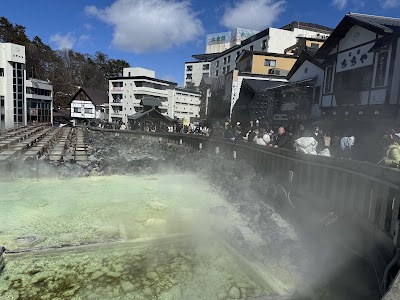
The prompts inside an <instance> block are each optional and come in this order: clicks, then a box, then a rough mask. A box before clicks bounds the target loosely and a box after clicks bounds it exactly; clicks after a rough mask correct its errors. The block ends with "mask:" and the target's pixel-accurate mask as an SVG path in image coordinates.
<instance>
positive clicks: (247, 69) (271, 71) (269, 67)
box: [223, 50, 297, 76]
mask: <svg viewBox="0 0 400 300" xmlns="http://www.w3.org/2000/svg"><path fill="white" fill-rule="evenodd" d="M296 59H297V56H295V55H288V54H278V53H269V52H257V51H247V50H245V51H243V52H242V53H241V54H240V55H239V57H238V58H237V61H236V65H237V69H238V70H239V72H244V73H252V74H260V75H278V76H286V75H287V74H288V73H289V71H290V69H291V68H292V67H293V65H294V63H295V62H296ZM223 70H224V69H223ZM223 73H226V72H223Z"/></svg>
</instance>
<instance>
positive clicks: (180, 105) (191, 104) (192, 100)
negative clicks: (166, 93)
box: [170, 90, 201, 120]
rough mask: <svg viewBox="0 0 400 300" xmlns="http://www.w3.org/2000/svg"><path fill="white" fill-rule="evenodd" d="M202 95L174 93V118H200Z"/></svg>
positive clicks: (185, 92) (179, 91) (177, 91)
mask: <svg viewBox="0 0 400 300" xmlns="http://www.w3.org/2000/svg"><path fill="white" fill-rule="evenodd" d="M200 96H201V95H200V94H197V93H190V92H187V91H182V90H175V91H174V98H173V116H170V117H171V118H175V117H176V118H178V119H180V120H182V119H187V120H190V118H198V117H200Z"/></svg>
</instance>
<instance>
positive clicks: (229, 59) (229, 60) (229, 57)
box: [228, 55, 231, 63]
mask: <svg viewBox="0 0 400 300" xmlns="http://www.w3.org/2000/svg"><path fill="white" fill-rule="evenodd" d="M230 62H231V56H230V55H228V63H230Z"/></svg>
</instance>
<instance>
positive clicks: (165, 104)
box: [108, 68, 200, 123]
mask: <svg viewBox="0 0 400 300" xmlns="http://www.w3.org/2000/svg"><path fill="white" fill-rule="evenodd" d="M144 97H152V98H157V99H159V100H161V103H162V106H160V107H159V108H158V110H159V111H160V112H161V113H162V114H163V115H166V116H168V117H170V118H173V119H183V118H185V119H194V118H198V117H199V109H200V108H199V105H200V93H197V92H194V91H190V90H185V89H181V88H177V84H176V83H175V82H171V81H166V80H161V79H157V78H155V72H154V71H152V70H147V69H143V68H124V70H123V76H121V77H113V78H111V79H110V80H109V106H110V113H109V118H108V120H109V121H110V122H115V121H121V122H123V123H126V122H127V121H128V116H132V115H134V114H135V113H137V112H141V111H142V108H143V107H142V106H141V105H140V101H141V99H142V98H144ZM196 106H197V107H198V108H196Z"/></svg>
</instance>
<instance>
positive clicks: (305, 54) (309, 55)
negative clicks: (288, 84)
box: [286, 47, 323, 79]
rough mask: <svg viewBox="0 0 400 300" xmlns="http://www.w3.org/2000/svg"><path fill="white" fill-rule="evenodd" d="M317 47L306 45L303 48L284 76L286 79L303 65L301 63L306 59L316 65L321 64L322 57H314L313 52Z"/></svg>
mask: <svg viewBox="0 0 400 300" xmlns="http://www.w3.org/2000/svg"><path fill="white" fill-rule="evenodd" d="M317 50H318V49H315V48H311V47H307V48H305V49H304V50H303V51H302V52H301V53H300V55H299V58H298V59H297V60H296V62H295V63H294V65H293V67H292V68H291V69H290V71H289V73H288V75H287V76H286V78H287V79H289V78H291V77H292V76H293V74H294V73H296V71H297V70H298V69H299V68H300V67H301V66H302V65H303V63H304V62H305V61H306V60H308V61H310V62H311V63H313V64H314V65H316V66H317V67H320V68H321V66H322V63H323V60H322V59H316V58H315V54H316V52H317Z"/></svg>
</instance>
